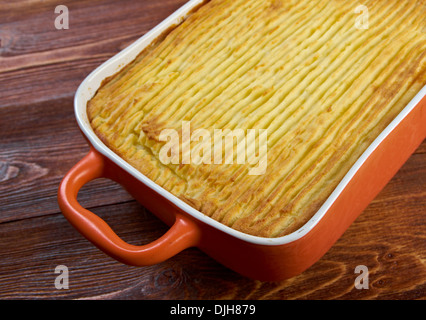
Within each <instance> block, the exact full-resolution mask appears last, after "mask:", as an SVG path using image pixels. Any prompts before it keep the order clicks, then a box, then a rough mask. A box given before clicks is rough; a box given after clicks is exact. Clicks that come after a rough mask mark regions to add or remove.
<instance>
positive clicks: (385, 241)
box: [0, 0, 426, 299]
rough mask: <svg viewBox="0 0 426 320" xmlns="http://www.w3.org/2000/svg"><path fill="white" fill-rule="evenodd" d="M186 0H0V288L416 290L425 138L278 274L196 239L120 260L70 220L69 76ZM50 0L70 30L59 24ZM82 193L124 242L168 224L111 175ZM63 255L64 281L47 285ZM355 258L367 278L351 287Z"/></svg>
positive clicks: (261, 294) (346, 295) (49, 292)
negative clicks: (339, 229) (60, 198)
mask: <svg viewBox="0 0 426 320" xmlns="http://www.w3.org/2000/svg"><path fill="white" fill-rule="evenodd" d="M184 2H185V1H184V0H163V1H153V0H144V1H133V0H125V1H113V0H97V1H87V0H74V1H68V0H61V1H55V0H46V1H43V2H40V1H35V0H26V1H24V0H20V1H7V0H0V41H1V47H0V88H1V89H0V132H1V134H0V139H1V140H0V147H1V148H0V204H1V206H0V212H1V213H0V298H1V299H13V298H19V299H35V298H38V299H39V298H44V299H64V298H65V299H77V298H89V299H425V297H426V265H425V261H426V242H425V238H426V233H425V223H426V215H425V211H426V143H423V144H422V145H421V146H420V148H419V149H418V150H417V151H416V153H415V154H414V155H413V156H412V157H411V158H410V159H409V161H408V162H407V163H406V164H405V165H404V167H403V168H402V169H401V170H400V172H399V173H398V174H397V175H396V176H395V178H394V179H393V180H392V181H391V182H390V183H389V184H388V186H387V187H386V188H385V189H384V190H383V191H382V192H381V194H380V195H379V196H378V197H377V198H376V200H375V201H373V203H371V205H370V206H369V207H368V209H367V210H366V211H365V212H364V213H363V214H362V215H361V216H360V217H359V218H358V219H357V221H356V222H355V223H354V224H353V225H352V226H351V227H350V229H348V231H347V232H346V233H345V234H344V235H343V237H342V238H341V239H340V240H339V241H338V242H337V243H336V244H335V245H334V246H333V248H332V249H331V250H330V251H329V252H328V253H327V254H326V255H325V256H324V257H323V258H322V259H321V260H320V261H319V262H318V263H316V264H315V265H314V266H312V267H311V268H310V269H309V270H307V271H306V272H304V273H303V274H301V275H300V276H297V277H295V278H293V279H290V280H286V281H282V282H273V283H269V282H259V281H253V280H250V279H246V278H244V277H242V276H240V275H238V274H236V273H234V272H232V271H230V270H228V269H226V268H225V267H223V266H221V265H220V264H218V263H217V262H215V261H214V260H213V259H211V258H210V257H208V256H207V255H205V254H204V253H202V252H201V251H199V250H198V249H196V248H193V249H188V250H185V251H184V252H182V253H181V254H179V255H178V256H176V257H174V258H173V259H171V260H169V261H166V262H164V263H161V264H159V265H155V266H152V267H146V268H137V267H129V266H125V265H122V264H120V263H118V262H116V261H115V260H113V259H112V258H110V257H108V256H106V255H105V254H103V253H102V252H100V251H99V250H98V249H96V248H95V247H94V246H93V245H92V244H90V243H89V242H88V241H87V240H85V239H84V238H83V237H82V236H81V235H80V234H79V233H77V231H75V230H74V229H73V228H72V227H71V226H70V225H69V223H68V222H67V221H66V220H65V218H64V217H63V216H62V214H61V212H60V210H59V208H58V205H57V199H56V192H57V188H58V184H59V182H60V180H61V178H62V177H63V176H64V174H65V173H66V172H67V171H68V170H69V169H70V168H71V166H72V165H74V164H75V163H76V162H77V161H78V160H79V159H80V158H82V157H83V156H84V155H85V154H86V152H87V151H88V146H87V144H86V142H85V140H84V139H83V137H82V135H81V134H80V132H79V130H78V128H77V125H76V123H75V119H74V114H73V95H74V93H75V91H76V89H77V87H78V85H79V84H80V82H81V81H82V80H83V79H84V78H85V77H86V76H87V75H88V74H89V73H90V72H91V71H92V70H93V69H94V68H95V67H97V66H98V65H99V64H101V63H102V62H103V61H105V60H107V59H108V58H110V57H111V56H113V55H114V54H115V53H117V52H119V51H120V50H122V49H123V48H125V47H126V46H128V45H129V44H130V43H132V42H133V41H134V40H136V39H137V38H139V37H140V36H142V35H143V34H144V33H146V32H147V31H149V30H150V29H151V28H152V27H154V26H155V25H156V24H158V23H159V22H160V21H162V20H163V19H164V18H166V17H167V16H168V15H169V14H171V13H172V12H173V11H174V10H176V9H177V8H178V7H180V6H181V5H182V4H183V3H184ZM59 4H61V5H66V6H67V7H68V9H69V18H70V20H69V29H68V30H57V29H56V28H55V25H54V21H55V18H56V17H57V16H58V14H55V12H54V10H55V7H56V6H57V5H59ZM79 200H80V201H81V203H82V204H83V205H84V206H85V207H87V208H90V209H91V210H92V211H94V212H95V213H97V214H98V215H99V216H101V217H102V218H104V219H105V220H106V221H107V222H108V223H110V225H111V226H113V228H114V230H115V231H116V232H117V233H118V234H119V235H120V236H121V237H122V238H123V239H124V240H126V241H128V242H129V243H132V244H136V245H139V244H144V243H148V242H150V241H152V240H154V239H156V238H158V237H159V236H161V235H162V234H163V233H164V232H165V231H166V230H167V228H166V226H165V225H163V223H162V222H160V221H159V220H158V219H157V218H155V217H154V216H153V215H152V214H151V213H149V212H147V211H145V209H144V208H143V207H142V206H141V205H139V204H138V203H136V202H135V201H134V200H132V198H131V197H130V196H129V195H128V194H127V193H126V192H125V191H123V190H122V189H121V188H120V187H119V186H118V185H116V184H114V183H112V182H110V181H106V180H99V181H95V182H92V183H90V184H89V185H87V186H86V187H85V188H84V189H83V190H82V191H81V193H80V195H79ZM58 265H64V266H66V267H67V268H68V270H69V289H63V290H58V289H56V287H55V279H56V277H57V276H58V274H56V273H55V268H56V267H57V266H58ZM358 265H365V266H366V267H368V269H369V283H368V285H369V289H368V290H359V289H356V288H355V286H354V281H355V279H356V277H357V276H358V274H356V273H355V268H356V267H357V266H358Z"/></svg>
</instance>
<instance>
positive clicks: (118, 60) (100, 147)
mask: <svg viewBox="0 0 426 320" xmlns="http://www.w3.org/2000/svg"><path fill="white" fill-rule="evenodd" d="M202 2H203V0H192V1H189V2H187V3H186V4H185V5H184V6H183V7H181V8H180V9H178V10H177V11H176V12H175V13H173V14H172V15H171V16H170V17H168V18H167V19H165V20H164V21H163V22H162V23H160V24H159V25H158V26H157V27H155V28H154V29H152V30H151V31H150V32H148V33H147V34H145V35H144V36H142V37H141V38H139V39H138V40H137V41H136V42H135V43H133V44H132V45H130V46H129V47H127V48H126V49H124V50H123V51H121V52H120V53H118V54H117V55H115V56H114V57H112V58H111V59H109V60H108V61H106V62H105V63H103V64H102V65H101V66H99V67H98V68H97V69H96V70H94V71H93V72H92V73H91V74H90V75H89V76H88V77H87V78H86V79H85V80H84V81H83V82H82V83H81V85H80V86H79V88H78V90H77V92H76V95H75V98H74V108H75V115H76V119H77V123H78V125H79V127H80V129H81V130H82V131H83V133H84V134H85V135H86V137H87V138H88V140H89V141H90V143H91V144H92V145H93V147H94V148H95V149H96V150H97V151H98V152H100V153H101V154H102V155H104V156H105V157H107V158H109V159H110V160H111V161H112V162H114V163H115V164H116V165H118V166H119V167H120V168H122V169H123V170H125V171H127V172H128V173H129V174H131V175H132V176H134V177H135V178H137V179H138V180H139V181H141V182H142V183H143V184H145V185H146V186H147V187H149V188H151V189H152V190H154V191H156V192H157V193H159V194H160V195H161V196H163V197H164V198H166V199H167V200H169V201H171V202H172V203H174V204H175V205H176V206H177V207H179V208H180V209H181V210H183V211H185V212H187V213H188V214H189V215H191V216H193V217H194V218H196V219H198V220H200V221H202V222H204V223H206V224H208V225H211V226H212V227H215V228H216V229H219V230H221V231H223V232H225V233H227V234H229V235H231V236H233V237H235V238H238V239H241V240H243V241H246V242H249V243H253V244H259V245H283V244H286V243H290V242H293V241H296V240H298V239H300V238H302V237H304V236H305V235H306V234H308V233H309V232H310V231H311V230H312V229H313V228H314V227H315V226H316V225H317V223H318V222H319V221H320V220H321V219H322V218H323V217H324V215H325V214H326V212H327V211H328V210H329V208H330V207H331V205H332V204H333V203H334V201H335V200H336V199H337V198H338V196H339V195H340V194H341V192H342V191H343V190H344V189H345V187H346V186H347V184H348V183H349V181H350V180H351V179H352V178H353V177H354V175H355V174H356V172H357V171H358V170H359V169H360V168H361V166H362V165H363V164H364V163H365V161H366V160H367V159H368V157H369V156H370V155H371V154H372V153H373V152H374V150H375V149H376V148H377V147H378V146H379V145H380V144H381V143H382V142H383V141H384V140H385V139H386V137H387V136H388V135H389V134H390V133H391V132H392V131H393V130H394V129H395V128H396V127H397V126H398V124H399V123H400V122H401V121H402V120H403V119H404V118H405V117H406V116H407V115H408V114H409V113H410V112H411V111H412V110H413V109H414V107H415V106H416V105H417V104H418V103H419V102H420V101H421V99H422V98H423V97H424V96H426V86H425V87H423V89H422V90H421V91H420V92H419V93H418V94H417V95H416V97H414V99H413V100H412V101H411V102H410V103H409V104H408V105H407V107H406V108H404V110H403V111H402V112H401V113H400V114H399V115H398V116H397V117H396V118H395V119H394V121H392V123H391V124H390V125H389V126H388V127H387V128H386V129H385V130H384V131H383V132H382V133H381V134H380V135H379V136H378V137H377V139H376V140H375V141H374V142H373V143H372V144H371V145H370V147H369V148H368V149H367V150H366V151H365V152H364V153H363V154H362V156H361V157H360V158H359V159H358V161H357V162H356V163H355V164H354V165H353V167H352V168H351V169H350V170H349V172H348V173H347V174H346V175H345V177H344V178H343V180H342V181H341V182H340V184H339V185H338V186H337V188H336V189H335V190H334V192H333V193H332V194H331V195H330V196H329V198H328V199H327V200H326V202H325V203H324V204H323V206H322V207H321V208H320V209H319V210H318V211H317V213H316V214H315V215H314V216H313V217H312V218H311V219H310V220H309V221H308V222H307V223H306V224H305V225H304V226H303V227H301V228H300V229H299V230H296V231H295V232H293V233H291V234H289V235H286V236H283V237H279V238H263V237H257V236H252V235H248V234H245V233H242V232H240V231H237V230H234V229H232V228H230V227H228V226H226V225H224V224H222V223H220V222H218V221H216V220H214V219H213V218H210V217H208V216H206V215H205V214H203V213H201V212H200V211H198V210H195V209H194V208H192V207H191V206H189V205H188V204H186V203H185V202H183V201H182V200H180V199H179V198H177V197H176V196H174V195H173V194H171V193H170V192H168V191H167V190H165V189H163V188H162V187H160V186H159V185H158V184H156V183H155V182H153V181H152V180H150V179H148V178H147V177H146V176H144V175H143V174H142V173H141V172H140V171H138V170H137V169H135V168H134V167H132V166H131V165H130V164H128V163H127V162H126V161H124V160H123V159H122V158H121V157H119V156H118V155H117V154H115V153H114V152H113V151H112V150H110V149H109V148H108V147H107V146H106V145H105V144H104V143H103V142H102V141H101V140H100V139H99V138H98V137H97V135H96V134H95V133H94V131H93V130H92V127H91V125H90V123H89V120H88V117H87V112H86V106H87V102H88V101H89V100H90V99H91V98H92V97H93V95H94V94H95V93H96V91H97V89H98V88H99V87H100V85H101V83H102V81H103V80H104V79H105V78H107V77H109V76H111V75H113V74H115V73H117V72H118V71H119V70H120V69H121V68H122V67H124V66H126V65H127V64H129V63H130V62H131V61H133V60H134V59H135V58H136V56H137V55H138V54H139V53H140V52H141V51H142V50H143V49H145V48H146V47H147V46H149V45H150V44H151V43H152V41H154V40H155V39H156V38H157V37H158V36H160V35H161V34H162V33H163V32H164V31H165V30H167V29H168V28H169V27H170V26H173V25H175V24H178V23H180V22H182V21H183V20H184V18H185V17H186V16H187V14H188V12H190V11H191V10H192V9H193V8H194V7H195V6H197V5H198V4H201V3H202Z"/></svg>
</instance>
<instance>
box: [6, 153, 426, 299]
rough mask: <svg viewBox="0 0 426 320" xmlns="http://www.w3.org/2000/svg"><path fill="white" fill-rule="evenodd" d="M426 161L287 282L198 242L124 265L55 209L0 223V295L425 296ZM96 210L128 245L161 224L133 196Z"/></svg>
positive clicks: (146, 238) (411, 167)
mask: <svg viewBox="0 0 426 320" xmlns="http://www.w3.org/2000/svg"><path fill="white" fill-rule="evenodd" d="M425 160H426V158H425V155H423V154H420V155H415V156H413V157H412V158H411V159H410V160H409V161H408V162H407V164H406V165H405V166H404V167H403V168H402V169H401V171H400V172H399V173H398V174H397V176H395V178H394V179H393V180H392V181H391V183H390V184H389V185H388V186H387V187H386V188H385V189H384V190H383V192H382V193H381V194H380V195H379V197H378V198H377V199H376V200H375V201H374V202H373V203H372V204H371V205H370V206H369V207H368V208H367V210H366V211H365V212H364V213H363V214H362V215H361V216H360V217H359V218H358V219H357V221H356V222H355V223H354V224H353V225H352V226H351V227H350V228H349V229H348V231H347V232H346V233H345V234H344V236H343V237H342V238H341V239H340V240H339V241H338V242H337V243H336V244H335V245H334V246H333V247H332V249H331V250H330V251H329V252H328V253H327V254H326V255H325V256H324V257H323V258H322V259H321V260H320V261H319V262H318V263H316V264H315V265H314V266H313V267H311V268H310V269H308V270H307V271H306V272H304V273H303V274H301V275H299V276H297V277H295V278H293V279H289V280H286V281H282V282H260V281H254V280H250V279H246V278H244V277H242V276H240V275H238V274H235V273H234V272H232V271H230V270H228V269H226V268H224V267H223V266H221V265H219V264H218V263H216V262H215V261H213V260H212V259H211V258H209V257H208V256H206V255H205V254H204V253H202V252H200V251H199V250H198V249H196V248H193V249H188V250H185V251H184V252H182V253H181V254H179V255H178V256H176V257H174V258H172V259H170V260H168V261H166V262H164V263H161V264H159V265H156V266H152V267H144V268H136V267H128V266H125V265H122V264H120V263H118V262H116V261H114V260H113V259H111V258H110V257H108V256H106V255H104V254H103V253H102V252H100V251H99V250H97V249H96V248H95V247H94V246H93V245H91V244H90V243H89V242H88V241H86V240H85V239H83V238H82V237H81V236H80V235H79V234H78V233H77V232H76V231H75V230H74V229H73V228H72V227H71V226H70V225H69V224H68V222H67V221H66V220H65V218H64V217H62V215H60V214H53V215H49V216H44V217H35V218H30V219H23V220H20V221H13V222H9V223H3V224H0V236H1V238H2V242H1V244H0V284H1V288H2V289H1V290H0V298H3V299H10V298H16V297H23V298H29V299H31V298H84V299H423V298H425V297H426V283H425V274H426V266H425V265H424V263H423V261H424V259H425V258H426V257H425V252H426V245H425V241H424V215H422V214H424V211H422V208H424V207H425V205H426V203H425V202H426V201H425V197H424V188H423V189H422V188H418V187H414V188H411V186H412V185H417V186H419V184H418V178H417V177H418V176H419V172H420V174H421V176H424V175H425V171H426V161H425ZM419 168H420V170H419ZM407 187H408V188H409V189H408V190H406V193H405V194H404V193H400V191H401V190H403V189H406V188H407ZM86 192H87V191H86ZM419 203H420V206H419ZM93 211H94V212H95V213H96V214H98V215H99V216H101V217H102V218H104V219H105V220H106V221H107V222H108V223H109V224H110V225H111V226H112V227H113V229H114V230H115V231H116V232H117V233H118V234H119V235H120V236H121V237H122V238H123V239H124V240H125V241H127V242H129V243H131V244H135V245H141V244H144V243H148V242H150V241H153V240H154V239H156V238H158V237H159V236H161V235H162V234H163V233H164V232H165V231H166V230H167V228H166V226H165V225H164V224H163V223H162V222H160V221H159V220H158V219H156V218H155V217H154V216H153V215H152V214H150V213H149V212H146V211H145V210H144V209H143V207H142V206H140V205H139V204H137V203H136V202H134V201H131V202H126V203H122V204H115V205H109V206H102V207H99V208H93ZM57 265H66V266H67V267H68V268H69V270H70V289H68V290H57V289H56V288H55V287H54V279H55V277H56V275H55V274H54V268H55V267H56V266H57ZM357 265H365V266H367V267H368V268H369V271H370V277H369V281H370V289H369V290H358V289H356V288H355V286H354V281H355V278H356V276H357V275H356V274H355V273H354V270H355V268H356V266H357ZM93 284H96V286H95V285H93Z"/></svg>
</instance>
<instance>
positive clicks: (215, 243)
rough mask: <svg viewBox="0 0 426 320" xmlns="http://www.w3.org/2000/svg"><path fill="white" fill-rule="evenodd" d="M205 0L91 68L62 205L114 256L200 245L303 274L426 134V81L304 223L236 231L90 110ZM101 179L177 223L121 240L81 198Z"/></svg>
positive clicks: (242, 266) (271, 271)
mask: <svg viewBox="0 0 426 320" xmlns="http://www.w3.org/2000/svg"><path fill="white" fill-rule="evenodd" d="M202 3H203V1H200V0H195V1H189V2H188V3H187V4H186V5H184V6H183V7H182V8H180V9H179V10H178V11H176V12H175V13H174V14H173V15H171V16H170V17H169V18H167V19H166V20H165V21H163V22H162V23H161V24H160V25H158V26H157V27H156V28H154V29H153V30H152V31H151V32H149V33H147V34H146V35H145V36H143V37H142V38H140V39H139V40H138V41H136V42H135V43H134V44H132V45H131V46H130V47H128V48H127V49H125V50H123V51H122V52H120V53H119V54H118V55H116V56H115V57H113V58H112V59H110V60H109V61H107V62H105V63H104V64H103V65H101V66H100V67H99V68H97V69H96V70H95V71H94V72H93V73H92V74H90V75H89V76H88V77H87V78H86V79H85V80H84V82H83V83H82V84H81V85H80V87H79V88H78V91H77V93H76V95H75V114H76V119H77V122H78V125H79V127H80V129H81V131H82V133H83V134H84V136H85V137H86V139H87V141H88V142H89V144H90V146H91V148H90V152H89V153H88V155H87V156H86V157H84V158H83V159H82V160H81V161H80V162H78V163H77V164H76V165H75V166H74V167H73V168H72V169H71V170H70V171H69V172H68V173H67V175H66V176H65V177H64V179H63V181H62V182H61V184H60V187H59V191H58V201H59V206H60V208H61V210H62V212H63V214H64V216H65V217H66V218H67V219H68V220H69V222H70V223H71V224H72V225H73V226H74V227H75V228H76V229H77V230H78V231H79V232H80V233H81V234H82V235H83V236H85V237H86V238H87V239H88V240H90V241H91V242H92V243H93V244H94V245H96V246H97V247H98V248H99V249H101V250H102V251H104V252H105V253H106V254H108V255H110V256H111V257H113V258H115V259H117V260H119V261H121V262H123V263H125V264H129V265H134V266H147V265H152V264H157V263H160V262H162V261H164V260H166V259H169V258H172V257H173V256H174V255H176V254H178V253H179V252H181V251H182V250H184V249H186V248H189V247H198V248H199V249H200V250H202V251H204V252H205V253H206V254H208V255H209V256H211V257H212V258H214V259H215V260H217V261H218V262H220V263H222V264H223V265H225V266H227V267H228V268H230V269H232V270H234V271H236V272H238V273H240V274H242V275H244V276H247V277H250V278H253V279H258V280H264V281H275V280H282V279H286V278H290V277H293V276H295V275H298V274H300V273H301V272H303V271H304V270H306V269H307V268H309V267H310V266H311V265H313V264H314V263H315V262H316V261H317V260H319V259H320V257H321V256H322V255H324V254H325V253H326V252H327V251H328V250H329V249H330V247H331V246H332V245H333V244H334V243H335V241H336V240H337V239H338V238H339V237H340V236H341V235H342V234H343V233H344V231H345V230H346V229H347V228H348V227H349V226H350V224H351V223H352V222H353V221H354V220H355V219H356V218H357V217H358V216H359V214H361V213H362V211H363V210H364V209H365V208H366V207H367V206H368V204H369V203H370V202H371V201H372V200H373V199H374V197H375V196H376V195H377V194H378V193H379V192H380V191H381V189H382V188H383V187H384V186H385V185H386V184H387V183H388V181H389V180H390V179H391V178H392V177H393V176H394V175H395V174H396V172H397V171H398V170H399V168H400V167H401V166H402V165H403V164H404V162H405V161H406V160H407V159H408V158H409V157H410V155H411V154H412V153H413V152H414V151H415V150H416V149H417V147H418V146H419V145H420V144H421V143H422V141H423V140H424V139H425V137H426V87H424V88H423V89H422V90H421V91H420V92H419V93H418V94H417V95H416V96H415V98H414V99H413V100H412V101H411V102H410V103H409V104H408V105H407V106H406V108H404V110H403V111H402V112H401V113H400V114H399V115H398V116H397V117H396V118H395V119H394V121H393V122H392V123H391V124H390V125H389V126H388V127H387V128H386V129H385V130H384V131H383V132H382V133H381V134H380V135H379V136H378V137H377V139H376V140H375V141H374V142H373V143H372V144H371V145H370V146H369V147H368V149H367V150H366V151H365V152H364V153H363V154H362V156H361V157H360V158H359V159H358V161H357V162H356V163H355V164H354V166H353V167H352V168H351V170H350V171H349V172H348V173H347V174H346V176H345V177H344V179H343V180H342V181H341V182H340V184H339V185H338V187H337V188H336V189H335V190H334V192H333V193H332V194H331V195H330V197H329V198H328V199H327V201H326V202H325V203H324V204H323V205H322V207H321V208H320V209H319V210H318V212H316V214H315V215H314V216H313V217H312V218H311V219H310V220H309V221H308V222H307V223H306V224H305V225H303V226H302V227H301V228H300V229H298V230H296V231H295V232H293V233H291V234H288V235H285V236H282V237H278V238H263V237H257V236H252V235H248V234H245V233H242V232H239V231H236V230H234V229H232V228H230V227H227V226H226V225H224V224H221V223H219V222H218V221H216V220H214V219H212V218H210V217H208V216H206V215H204V214H202V213H201V212H199V211H197V210H195V209H194V208H192V207H191V206H189V205H188V204H187V203H185V202H183V201H182V200H180V199H179V198H177V197H175V196H174V195H173V194H171V193H170V192H168V191H166V190H165V189H163V188H161V187H160V186H159V185H157V184H155V183H154V182H153V181H151V180H149V179H148V178H147V177H145V176H144V175H143V174H141V173H140V172H139V171H138V170H136V169H135V168H134V167H132V166H131V165H129V164H128V163H127V162H126V161H124V160H123V159H122V158H120V157H119V156H118V155H117V154H115V153H114V152H113V151H112V150H110V149H109V148H108V147H106V145H105V144H104V143H103V142H102V141H101V140H100V139H99V138H98V137H97V135H96V134H95V133H94V131H93V129H92V127H91V125H90V122H89V120H88V116H87V111H86V107H87V102H88V101H89V100H90V99H91V98H92V97H93V96H94V94H95V93H96V91H97V89H98V88H99V87H100V86H101V84H102V82H103V81H104V80H105V79H106V78H108V77H110V76H111V75H114V74H115V73H117V72H118V71H119V70H120V69H121V68H122V67H123V66H125V65H127V64H128V63H130V62H131V61H133V60H134V59H135V57H136V56H137V55H138V54H139V53H140V52H141V51H142V50H143V49H144V48H146V47H147V46H148V45H150V44H151V43H152V42H153V41H154V40H155V39H157V38H158V37H159V36H161V35H162V34H163V33H164V32H166V31H167V30H169V29H170V28H172V27H173V26H175V25H177V24H179V23H180V22H181V21H182V20H183V19H185V17H186V16H187V15H188V13H189V12H190V11H192V10H194V8H196V7H197V6H199V5H201V4H202ZM97 178H108V179H111V180H113V181H116V182H118V183H119V184H121V185H122V186H123V187H124V188H125V189H126V190H127V191H128V192H129V193H130V194H131V195H132V196H133V197H134V198H135V199H136V200H137V201H139V202H140V203H141V204H142V205H144V206H145V207H146V208H147V209H148V210H150V211H151V212H153V213H154V214H155V215H156V216H158V218H160V219H161V220H162V221H164V222H165V223H166V224H167V225H169V226H170V230H169V231H168V232H167V233H166V234H164V235H163V236H162V237H161V238H160V239H158V240H156V241H154V242H152V243H150V244H147V245H144V246H134V245H130V244H128V243H126V242H124V241H123V240H121V239H120V238H119V237H118V236H117V235H116V234H115V233H114V231H113V230H112V229H111V228H110V227H109V226H108V225H107V224H106V222H105V221H103V220H102V219H101V218H99V217H98V216H96V215H95V214H94V213H92V212H90V211H88V210H86V209H84V208H83V207H82V206H80V204H79V203H78V202H77V194H78V192H79V190H80V189H81V188H82V187H83V186H84V185H85V184H86V183H88V182H90V181H92V180H94V179H97Z"/></svg>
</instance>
